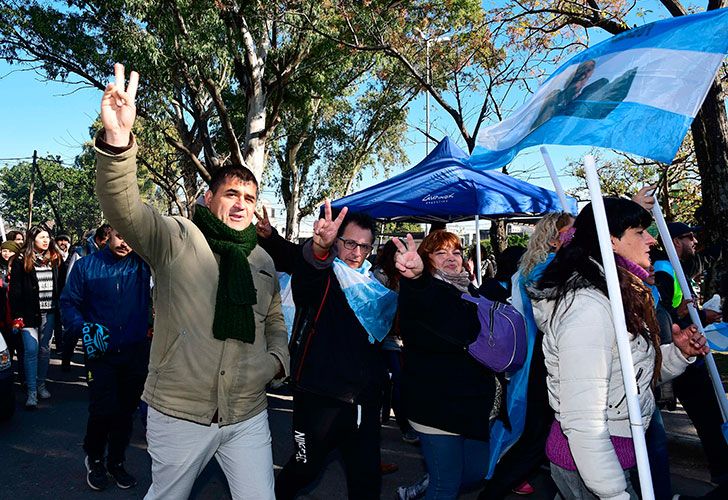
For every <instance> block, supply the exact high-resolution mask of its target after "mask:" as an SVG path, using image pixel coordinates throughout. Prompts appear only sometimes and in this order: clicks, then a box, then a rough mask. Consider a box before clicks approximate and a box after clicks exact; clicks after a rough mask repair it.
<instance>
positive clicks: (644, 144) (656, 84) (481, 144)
mask: <svg viewBox="0 0 728 500" xmlns="http://www.w3.org/2000/svg"><path fill="white" fill-rule="evenodd" d="M726 53H728V9H719V10H714V11H710V12H704V13H701V14H694V15H690V16H683V17H676V18H671V19H667V20H664V21H658V22H655V23H651V24H647V25H645V26H642V27H640V28H634V29H632V30H630V31H628V32H626V33H622V34H620V35H616V36H614V37H612V38H610V39H608V40H605V41H604V42H602V43H600V44H598V45H595V46H594V47H592V48H590V49H587V50H585V51H584V52H581V53H579V54H577V55H576V56H574V57H573V58H572V59H571V60H569V61H568V62H567V63H566V64H564V65H563V66H562V67H560V68H559V69H558V70H556V72H555V73H554V74H553V75H551V76H550V77H549V79H548V80H546V82H545V83H544V84H543V85H542V86H541V88H539V89H538V91H537V92H536V93H535V94H534V95H533V96H532V97H531V99H529V101H528V102H527V103H526V104H524V105H523V106H522V107H521V108H519V109H518V110H516V111H515V112H514V113H513V114H512V115H511V116H510V117H508V118H507V119H505V120H504V121H502V122H500V123H498V124H497V125H493V126H491V127H487V128H485V129H483V130H482V131H481V132H480V134H478V140H477V145H476V147H475V149H474V151H473V154H472V157H471V159H470V162H471V164H472V165H473V166H475V167H479V168H484V169H490V168H499V167H502V166H503V165H506V164H507V163H509V162H510V161H511V160H512V159H513V158H514V157H515V156H516V154H517V153H518V152H519V151H520V150H522V149H524V148H526V147H528V146H534V145H539V144H563V145H580V146H600V147H606V148H613V149H618V150H621V151H626V152H629V153H634V154H638V155H640V156H644V157H647V158H652V159H654V160H658V161H662V162H665V163H670V162H671V161H672V159H673V158H674V157H675V154H676V153H677V150H678V148H679V147H680V144H681V143H682V141H683V138H684V137H685V134H686V133H687V131H688V127H689V126H690V123H691V122H692V121H693V119H694V118H695V115H696V114H697V112H698V110H699V109H700V106H701V104H702V103H703V100H704V99H705V95H706V94H707V92H708V89H709V87H710V84H711V82H712V81H713V79H714V78H715V74H716V72H717V71H718V68H719V66H720V64H721V62H722V61H723V58H724V56H725V54H726Z"/></svg>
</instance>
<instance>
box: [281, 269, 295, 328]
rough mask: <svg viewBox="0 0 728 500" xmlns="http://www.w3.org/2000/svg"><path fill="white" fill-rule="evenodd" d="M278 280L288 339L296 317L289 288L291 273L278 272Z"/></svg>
mask: <svg viewBox="0 0 728 500" xmlns="http://www.w3.org/2000/svg"><path fill="white" fill-rule="evenodd" d="M278 282H279V283H280V285H281V311H282V312H283V320H284V321H285V322H286V330H288V340H289V341H290V340H291V334H292V333H293V320H294V319H295V317H296V304H295V303H294V302H293V292H292V290H291V275H290V274H288V273H281V272H279V273H278Z"/></svg>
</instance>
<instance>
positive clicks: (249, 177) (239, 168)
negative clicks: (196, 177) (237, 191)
mask: <svg viewBox="0 0 728 500" xmlns="http://www.w3.org/2000/svg"><path fill="white" fill-rule="evenodd" d="M230 178H233V179H238V180H239V181H240V182H252V183H253V184H255V189H256V191H257V189H258V179H256V178H255V175H254V174H253V172H252V171H251V170H250V169H249V168H248V167H245V166H243V165H223V166H222V167H220V168H218V169H217V170H215V171H214V172H213V173H212V177H211V178H210V190H211V191H212V192H213V193H215V192H217V190H218V188H219V187H220V186H222V184H223V183H224V182H225V180H226V179H230Z"/></svg>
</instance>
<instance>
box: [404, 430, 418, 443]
mask: <svg viewBox="0 0 728 500" xmlns="http://www.w3.org/2000/svg"><path fill="white" fill-rule="evenodd" d="M402 441H404V442H405V443H407V444H419V443H420V438H419V437H418V436H417V433H416V432H415V431H413V430H412V429H410V430H408V431H405V432H403V433H402Z"/></svg>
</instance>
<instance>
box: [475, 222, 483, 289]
mask: <svg viewBox="0 0 728 500" xmlns="http://www.w3.org/2000/svg"><path fill="white" fill-rule="evenodd" d="M480 257H481V256H480V216H479V215H476V216H475V282H476V283H478V286H480V285H481V281H482V280H483V272H482V270H481V265H480Z"/></svg>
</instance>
